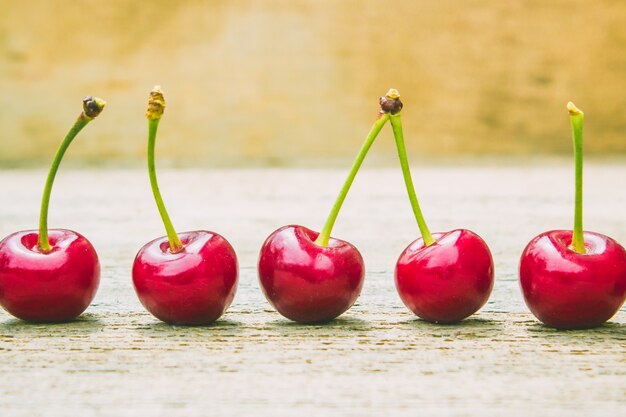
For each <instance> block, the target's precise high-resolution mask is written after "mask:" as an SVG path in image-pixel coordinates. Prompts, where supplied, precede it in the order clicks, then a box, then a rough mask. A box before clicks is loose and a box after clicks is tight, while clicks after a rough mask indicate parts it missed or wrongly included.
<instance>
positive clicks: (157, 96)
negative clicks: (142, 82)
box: [146, 85, 183, 253]
mask: <svg viewBox="0 0 626 417" xmlns="http://www.w3.org/2000/svg"><path fill="white" fill-rule="evenodd" d="M164 110H165V98H164V97H163V92H162V91H161V87H159V86H158V85H157V86H155V87H154V88H153V89H152V91H151V92H150V98H149V99H148V109H147V110H146V118H147V119H148V175H149V176H150V187H152V194H153V195H154V201H155V202H156V205H157V208H158V209H159V214H160V215H161V219H162V220H163V225H164V226H165V230H166V231H167V240H168V241H169V243H170V251H171V252H172V253H176V252H180V251H181V250H182V249H183V244H182V243H181V241H180V239H179V237H178V235H177V234H176V230H174V226H173V225H172V221H171V220H170V216H169V215H168V214H167V210H166V209H165V204H164V203H163V197H161V191H160V190H159V184H158V183H157V178H156V166H155V164H154V145H155V142H156V134H157V129H158V127H159V122H160V121H161V116H163V111H164Z"/></svg>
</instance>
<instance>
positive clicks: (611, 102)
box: [0, 0, 626, 167]
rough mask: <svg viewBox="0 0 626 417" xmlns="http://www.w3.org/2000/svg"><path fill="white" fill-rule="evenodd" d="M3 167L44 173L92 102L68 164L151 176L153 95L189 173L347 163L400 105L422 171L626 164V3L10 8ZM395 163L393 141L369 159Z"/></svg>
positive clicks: (3, 39) (0, 48)
mask: <svg viewBox="0 0 626 417" xmlns="http://www.w3.org/2000/svg"><path fill="white" fill-rule="evenodd" d="M0 10H1V11H2V12H1V13H0V91H1V94H0V126H1V129H0V145H1V147H0V149H1V153H0V166H20V165H28V166H32V165H35V166H38V165H41V166H45V165H47V164H48V162H49V160H50V159H51V157H52V153H53V152H54V150H55V149H56V147H57V146H58V143H59V141H60V139H61V138H62V136H63V135H64V134H65V132H66V131H67V129H68V128H69V126H70V125H71V123H72V122H73V120H74V119H75V117H76V115H77V114H78V113H79V111H80V99H81V98H82V97H83V96H84V95H88V94H93V95H98V96H101V97H103V98H105V99H106V100H107V101H108V107H107V109H106V110H105V112H104V113H103V114H102V116H101V118H100V119H98V120H96V121H95V122H94V123H92V124H91V125H90V126H89V127H88V128H87V131H88V134H84V136H82V137H79V139H78V140H77V142H76V143H75V144H74V145H73V147H72V149H71V150H70V152H69V153H68V156H69V158H68V160H71V161H72V162H70V163H85V164H122V165H124V164H130V165H133V164H143V163H144V154H145V147H146V122H145V119H144V116H143V113H144V108H145V103H146V98H147V95H148V92H149V90H150V89H151V88H152V86H153V85H154V84H161V85H162V87H163V89H164V91H165V93H166V98H167V100H168V108H167V110H166V115H165V119H164V120H163V123H162V124H161V131H160V136H159V140H158V151H157V157H158V159H159V162H160V163H163V164H169V165H174V166H186V165H194V166H206V167H213V166H265V165H322V166H330V165H335V164H339V163H341V164H344V163H346V162H347V161H349V160H352V158H353V156H354V154H355V153H356V151H357V149H358V147H359V146H360V144H361V142H362V140H363V139H364V136H365V134H366V133H367V131H368V130H369V127H370V125H371V123H372V122H373V120H374V117H375V114H376V110H377V99H378V96H380V95H381V94H384V93H385V92H386V91H387V89H388V88H389V87H395V88H397V89H399V90H400V92H401V94H402V98H403V100H404V102H405V110H404V112H403V115H404V121H405V130H406V136H407V140H408V141H409V144H408V147H409V152H410V155H411V157H412V158H413V159H414V160H416V159H422V160H427V159H429V158H430V159H435V160H436V159H437V158H442V157H443V158H445V157H449V156H452V157H455V156H461V157H467V158H474V157H475V156H478V155H481V156H500V155H512V156H515V157H520V158H528V157H529V156H530V155H569V153H570V152H571V142H570V132H569V120H568V117H567V113H566V110H565V104H566V102H567V101H568V100H570V99H571V100H573V101H574V102H575V103H576V104H577V105H578V106H579V107H581V108H582V109H583V110H584V111H585V112H586V115H587V118H586V121H587V124H586V144H585V147H586V150H587V152H588V154H590V155H604V156H614V155H624V154H626V117H624V109H625V108H626V24H625V22H626V3H624V2H619V1H609V0H606V1H602V0H595V1H593V2H588V1H582V0H575V1H572V0H568V1H565V0H562V1H543V0H535V1H531V0H519V1H500V0H490V1H454V0H441V1H412V0H396V1H393V2H386V1H362V0H361V1H330V0H328V1H319V0H316V1H258V2H257V1H150V2H148V1H145V2H144V1H130V0H128V1H110V0H109V1H95V0H93V1H92V0H89V1H86V0H85V1H29V2H20V1H8V0H0ZM369 159H370V160H371V161H374V163H379V164H392V163H395V151H394V147H393V141H392V138H391V135H390V133H389V131H386V132H385V134H384V135H383V136H382V137H381V138H380V140H379V143H377V144H376V146H375V147H374V148H373V150H372V152H371V155H370V158H369Z"/></svg>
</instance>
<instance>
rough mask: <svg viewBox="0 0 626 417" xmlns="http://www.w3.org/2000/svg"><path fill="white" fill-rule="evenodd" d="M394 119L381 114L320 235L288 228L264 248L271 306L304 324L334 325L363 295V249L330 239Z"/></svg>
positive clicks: (262, 275) (262, 265)
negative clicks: (381, 136) (350, 193)
mask: <svg viewBox="0 0 626 417" xmlns="http://www.w3.org/2000/svg"><path fill="white" fill-rule="evenodd" d="M387 121H389V114H388V113H386V112H380V113H379V114H378V118H377V120H376V122H375V123H374V125H373V126H372V128H371V130H370V132H369V134H368V136H367V138H366V139H365V142H364V143H363V145H362V147H361V150H360V151H359V153H358V155H357V157H356V160H355V161H354V163H353V165H352V168H351V169H350V172H349V174H348V177H347V179H346V181H345V183H344V184H343V187H342V188H341V190H340V192H339V195H338V196H337V200H336V201H335V204H334V205H333V208H332V209H331V211H330V214H329V216H328V219H327V220H326V223H325V225H324V228H323V229H322V231H321V232H320V233H317V232H314V231H312V230H310V229H307V228H306V227H303V226H298V225H290V226H284V227H281V228H279V229H278V230H276V231H275V232H273V233H272V234H271V235H270V236H269V237H268V238H267V239H266V240H265V243H263V246H262V247H261V253H260V256H259V265H258V271H259V281H260V284H261V289H262V290H263V294H265V297H266V298H267V300H268V301H269V303H270V304H271V305H272V306H273V307H274V308H275V309H276V310H277V311H278V312H279V313H280V314H282V315H283V316H285V317H286V318H288V319H291V320H294V321H297V322H300V323H319V322H327V321H330V320H332V319H334V318H336V317H338V316H340V315H341V314H343V313H344V312H345V311H347V310H348V309H349V308H350V307H352V305H353V304H354V302H355V301H356V299H357V298H358V297H359V294H360V293H361V288H362V287H363V278H364V275H365V266H364V264H363V257H362V256H361V254H360V253H359V251H358V249H357V248H356V247H354V246H353V245H351V244H350V243H348V242H346V241H343V240H340V239H335V238H331V237H330V235H331V232H332V229H333V226H334V224H335V220H336V219H337V216H338V214H339V211H340V210H341V206H342V205H343V202H344V200H345V198H346V195H347V194H348V191H349V190H350V187H351V185H352V182H353V181H354V178H355V176H356V174H357V172H358V171H359V168H360V167H361V164H362V163H363V160H364V159H365V156H366V155H367V152H368V151H369V149H370V148H371V146H372V144H373V143H374V140H375V139H376V137H377V136H378V134H379V133H380V131H381V129H382V128H383V126H384V125H385V123H387Z"/></svg>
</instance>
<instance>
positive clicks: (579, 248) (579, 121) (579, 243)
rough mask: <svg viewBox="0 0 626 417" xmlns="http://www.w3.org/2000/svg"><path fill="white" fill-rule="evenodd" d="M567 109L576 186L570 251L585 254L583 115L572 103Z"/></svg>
mask: <svg viewBox="0 0 626 417" xmlns="http://www.w3.org/2000/svg"><path fill="white" fill-rule="evenodd" d="M567 109H568V110H569V114H570V122H571V125H572V139H573V142H574V160H575V167H576V174H575V175H576V185H575V190H576V191H575V193H576V194H575V195H576V197H575V202H574V233H573V237H572V249H574V251H576V252H578V253H585V252H586V249H585V239H584V237H583V120H584V117H585V115H584V113H583V112H582V111H581V110H580V109H578V108H577V107H576V106H575V105H574V103H572V102H569V103H568V104H567Z"/></svg>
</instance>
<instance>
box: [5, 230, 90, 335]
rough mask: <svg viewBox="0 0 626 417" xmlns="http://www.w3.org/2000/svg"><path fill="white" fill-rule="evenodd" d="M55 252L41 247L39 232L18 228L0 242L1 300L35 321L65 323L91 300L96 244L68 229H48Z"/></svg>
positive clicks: (21, 316)
mask: <svg viewBox="0 0 626 417" xmlns="http://www.w3.org/2000/svg"><path fill="white" fill-rule="evenodd" d="M48 235H49V239H50V245H51V246H52V250H51V251H50V252H41V251H40V250H39V249H38V246H37V240H38V238H39V232H38V231H37V230H25V231H21V232H16V233H13V234H11V235H9V236H7V237H6V238H4V239H3V240H2V241H1V242H0V305H2V308H4V309H5V310H6V311H8V312H9V313H10V314H12V315H14V316H15V317H17V318H19V319H22V320H26V321H31V322H43V323H54V322H65V321H70V320H72V319H74V318H76V317H78V316H79V315H80V314H81V313H82V312H83V311H85V309H87V307H88V306H89V304H90V303H91V301H92V300H93V298H94V296H95V295H96V291H97V290H98V284H99V283H100V263H99V262H98V255H97V254H96V251H95V249H94V248H93V246H91V243H89V241H88V240H87V239H86V238H85V237H83V236H82V235H80V234H78V233H76V232H74V231H71V230H65V229H50V230H49V231H48Z"/></svg>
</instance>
